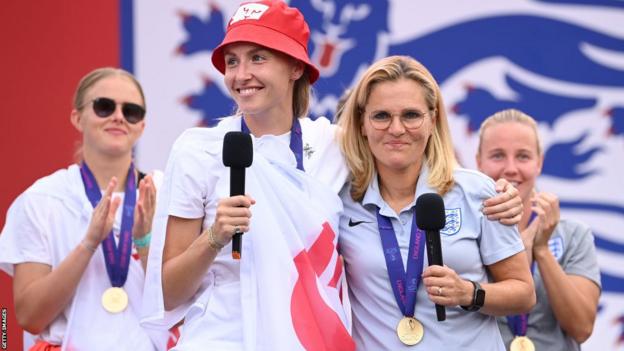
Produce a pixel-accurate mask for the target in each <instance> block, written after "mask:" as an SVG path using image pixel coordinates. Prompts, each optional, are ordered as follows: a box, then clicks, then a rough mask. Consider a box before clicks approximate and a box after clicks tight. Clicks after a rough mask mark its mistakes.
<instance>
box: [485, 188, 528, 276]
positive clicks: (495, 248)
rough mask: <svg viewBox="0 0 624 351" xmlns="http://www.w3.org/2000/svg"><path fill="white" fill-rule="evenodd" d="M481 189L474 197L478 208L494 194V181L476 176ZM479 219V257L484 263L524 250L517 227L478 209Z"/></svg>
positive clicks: (502, 258) (497, 260)
mask: <svg viewBox="0 0 624 351" xmlns="http://www.w3.org/2000/svg"><path fill="white" fill-rule="evenodd" d="M478 178H479V180H480V181H479V184H480V187H481V191H480V192H479V193H480V194H479V196H477V197H476V198H474V199H473V200H474V201H476V204H475V205H477V206H478V207H479V209H480V207H481V203H482V202H483V201H484V200H485V199H488V198H490V197H493V196H495V195H496V190H495V185H494V181H492V180H491V179H490V178H486V177H485V176H483V177H478ZM479 216H480V220H481V229H482V230H481V240H480V250H481V258H482V260H483V263H484V264H485V265H488V266H489V265H491V264H494V263H496V262H499V261H502V260H504V259H506V258H508V257H511V256H513V255H515V254H517V253H519V252H522V251H524V244H523V243H522V239H521V237H520V233H519V232H518V228H517V227H516V226H515V225H513V226H508V225H504V224H501V223H500V222H499V221H492V220H489V219H488V218H487V217H486V216H485V215H483V213H481V211H480V210H479Z"/></svg>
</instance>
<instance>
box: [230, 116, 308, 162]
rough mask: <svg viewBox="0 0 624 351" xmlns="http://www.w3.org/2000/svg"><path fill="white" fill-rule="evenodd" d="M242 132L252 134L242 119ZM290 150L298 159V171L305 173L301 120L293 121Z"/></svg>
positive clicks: (295, 119)
mask: <svg viewBox="0 0 624 351" xmlns="http://www.w3.org/2000/svg"><path fill="white" fill-rule="evenodd" d="M241 132H243V133H246V134H250V133H251V132H250V131H249V127H247V123H245V119H244V118H241ZM290 150H291V151H292V152H293V153H294V154H295V158H296V159H297V169H299V170H302V171H304V172H305V169H304V168H303V133H302V132H301V124H300V123H299V118H294V119H293V124H292V128H291V129H290Z"/></svg>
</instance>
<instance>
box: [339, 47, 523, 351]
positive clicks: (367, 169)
mask: <svg viewBox="0 0 624 351" xmlns="http://www.w3.org/2000/svg"><path fill="white" fill-rule="evenodd" d="M339 125H340V126H341V127H342V130H343V134H341V138H340V145H341V147H342V150H343V151H344V154H345V157H346V159H347V163H348V165H349V168H350V170H351V173H352V179H351V182H350V184H348V185H347V186H346V187H345V188H343V190H342V192H341V196H342V199H343V202H344V206H345V208H344V213H343V215H342V217H341V221H340V237H339V239H340V240H339V244H340V248H341V253H342V255H343V257H344V261H345V269H346V272H347V281H348V282H349V293H350V297H351V307H352V313H353V337H354V339H355V342H356V345H357V348H358V350H403V349H408V346H411V347H409V349H413V350H500V351H503V350H504V349H505V347H504V345H503V341H502V339H501V336H500V332H499V330H498V326H497V324H496V319H495V318H494V316H497V315H505V314H509V313H518V312H522V311H527V310H528V309H530V308H531V307H532V306H533V305H534V304H535V292H534V288H533V282H532V280H531V275H530V272H529V270H528V267H527V266H526V254H525V252H524V247H523V245H522V241H521V240H520V236H519V234H518V231H517V229H516V228H515V226H505V225H502V224H501V223H499V222H497V221H490V220H488V218H487V216H486V215H484V214H483V213H482V211H481V206H482V203H483V201H484V200H485V199H487V198H489V197H491V196H493V195H494V194H495V185H494V182H492V181H491V180H490V179H489V178H487V177H486V176H484V175H482V174H480V173H477V172H474V171H469V170H465V169H462V168H459V167H458V166H457V164H456V161H455V157H454V153H453V146H452V144H451V137H450V134H449V130H448V122H447V119H446V112H445V106H444V103H443V101H442V96H441V94H440V89H439V87H438V85H437V83H436V81H435V79H434V78H433V77H432V76H431V74H430V73H429V71H428V70H427V69H426V68H425V67H424V66H422V65H421V64H420V63H419V62H417V61H416V60H414V59H412V58H409V57H405V56H392V57H388V58H385V59H382V60H380V61H378V62H377V63H374V64H373V65H372V66H370V68H369V69H368V70H367V71H366V72H364V74H363V76H362V78H361V79H360V80H359V82H358V83H357V84H356V85H355V87H354V88H353V91H352V92H351V95H350V96H349V99H348V100H347V102H346V104H345V106H344V109H343V112H342V115H341V117H340V122H339ZM425 193H438V194H440V195H441V196H442V197H443V199H444V208H445V217H446V226H445V227H444V229H442V230H441V232H440V234H441V247H442V256H443V261H444V266H439V265H432V266H428V265H427V264H426V263H425V262H427V260H424V259H423V256H424V255H425V242H424V240H425V233H423V232H422V231H421V230H418V228H417V226H416V225H415V222H416V211H415V203H416V199H417V198H418V197H419V196H420V195H422V194H425ZM434 304H438V305H442V306H445V307H446V320H444V321H438V320H437V316H436V308H435V306H434Z"/></svg>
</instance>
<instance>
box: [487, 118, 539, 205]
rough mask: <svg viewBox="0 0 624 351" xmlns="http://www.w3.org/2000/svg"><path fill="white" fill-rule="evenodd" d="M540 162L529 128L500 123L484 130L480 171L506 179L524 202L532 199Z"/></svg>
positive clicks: (493, 176)
mask: <svg viewBox="0 0 624 351" xmlns="http://www.w3.org/2000/svg"><path fill="white" fill-rule="evenodd" d="M542 162H543V156H542V155H541V154H540V152H539V149H538V141H537V136H536V134H535V131H534V130H533V129H532V128H531V127H530V126H529V125H527V124H524V123H520V122H500V123H494V124H492V125H490V126H488V127H487V128H486V129H485V130H483V132H482V140H481V147H480V149H479V153H478V155H477V166H478V167H479V170H480V171H481V172H483V173H485V174H487V175H488V176H490V177H491V178H493V179H499V178H505V179H507V180H508V181H509V182H511V183H512V184H513V185H514V186H515V187H516V188H517V189H518V191H519V192H520V196H521V197H522V199H523V200H525V201H527V200H528V199H530V197H531V192H532V190H533V188H534V187H535V182H536V180H537V177H538V176H539V175H540V173H541V171H542Z"/></svg>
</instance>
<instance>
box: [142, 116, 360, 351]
mask: <svg viewBox="0 0 624 351" xmlns="http://www.w3.org/2000/svg"><path fill="white" fill-rule="evenodd" d="M300 123H301V129H302V135H303V166H304V168H305V174H306V175H307V176H312V178H314V179H316V180H317V181H320V185H322V186H323V187H324V188H325V190H327V192H328V193H329V194H333V196H334V197H335V199H336V202H337V203H338V204H340V202H339V199H338V197H337V196H336V194H337V193H338V191H339V190H340V188H341V187H342V185H343V184H344V182H345V180H346V177H347V174H348V171H347V168H346V166H345V163H344V159H343V158H342V155H341V153H340V150H339V149H338V146H337V144H336V143H335V139H334V138H335V126H334V125H331V124H330V123H329V121H328V120H327V119H325V118H319V119H317V120H315V121H312V120H310V119H308V118H304V119H300ZM240 130H241V117H238V116H237V117H228V118H225V119H224V120H222V121H221V122H220V124H219V125H217V126H216V127H214V128H211V129H206V128H193V129H189V130H187V131H185V132H184V133H183V134H182V135H181V136H180V137H179V138H178V140H177V141H176V142H175V144H174V146H173V148H172V152H171V156H170V158H169V161H168V164H167V170H166V171H165V188H166V189H167V190H165V192H164V193H163V194H164V195H163V196H167V199H166V200H163V201H165V202H166V203H167V207H166V208H163V210H164V211H166V213H164V214H163V215H161V214H157V216H156V217H157V220H156V223H158V224H155V225H157V226H158V227H159V228H161V229H162V228H163V227H164V225H165V223H166V217H167V216H169V215H172V216H177V217H181V218H202V217H203V227H204V228H207V227H208V226H210V225H211V224H212V223H213V221H214V218H215V212H216V206H217V203H218V201H219V199H221V198H226V197H229V169H228V168H226V167H224V166H223V164H222V161H221V148H222V140H214V139H215V138H214V135H216V134H218V135H221V136H222V135H224V134H225V133H226V132H228V131H240ZM289 135H290V133H287V134H286V135H282V136H277V137H276V136H272V135H267V136H262V137H260V138H256V137H253V136H252V139H253V144H254V150H255V151H254V152H258V150H262V149H263V148H264V145H265V144H266V146H267V147H270V148H273V149H272V150H273V151H272V152H274V153H276V154H280V153H281V154H282V155H263V156H265V158H266V159H267V160H269V162H272V161H271V158H274V159H275V160H278V161H276V162H281V161H279V159H290V161H292V162H295V157H294V154H293V153H292V152H291V151H290V149H289V147H288V143H289V140H290V139H289ZM217 139H218V138H217ZM276 141H277V142H279V143H281V144H282V145H280V146H277V147H276V146H275V145H274V143H275V142H276ZM256 157H260V156H256V154H255V155H254V163H255V162H256ZM294 165H296V162H295V163H294V164H292V165H290V166H289V167H292V166H294ZM278 167H281V166H278ZM250 178H251V177H250V176H249V175H248V176H247V179H248V180H247V182H249V179H250ZM293 181H294V182H298V180H296V179H295V180H293ZM274 186H275V187H280V184H278V183H275V184H274ZM327 187H329V188H330V189H331V190H329V189H328V188H327ZM325 190H323V191H322V192H323V193H324V192H325ZM323 193H319V194H318V195H319V197H320V198H322V197H323V196H326V195H324V194H323ZM252 196H254V195H253V194H252ZM329 201H331V200H329ZM262 206H266V204H257V205H254V207H252V213H253V214H254V217H257V216H258V215H257V211H258V210H259V207H262ZM328 206H329V208H331V207H332V206H333V205H331V204H329V203H328ZM336 214H337V212H336ZM254 217H252V221H253V220H254ZM336 220H337V217H336ZM336 224H337V223H336ZM252 226H254V224H253V222H252ZM256 228H257V226H256ZM248 234H249V233H248ZM159 235H160V236H164V232H163V233H161V234H159ZM250 235H257V234H249V235H247V236H246V238H248V239H244V240H243V255H245V254H246V253H247V254H249V253H250V251H249V248H247V247H246V245H247V244H248V242H249V241H250V238H251V236H250ZM154 239H155V240H162V238H158V239H156V238H154ZM153 245H157V244H156V243H154V242H153ZM153 247H154V246H153ZM231 251H232V249H231V244H228V245H227V246H226V247H225V248H223V250H221V252H220V253H219V254H218V256H217V257H216V258H215V261H214V262H213V263H212V264H211V266H210V268H209V270H208V271H207V273H206V275H205V276H204V278H203V280H202V283H201V287H200V289H199V291H198V292H197V293H196V295H195V296H194V298H193V299H192V301H191V304H190V305H185V306H182V307H179V308H177V309H175V310H173V311H171V312H165V311H164V310H163V308H162V296H160V294H159V292H158V290H159V289H160V286H161V283H160V277H159V276H158V275H159V274H160V268H159V262H156V261H159V260H161V259H162V258H161V257H156V256H154V257H152V255H151V252H150V260H149V263H148V278H147V280H148V286H146V294H148V295H149V297H148V299H147V300H146V303H148V302H147V301H148V300H149V301H154V303H153V304H152V306H145V309H144V316H145V318H144V320H143V321H144V322H145V323H146V325H151V326H157V327H163V326H165V327H169V326H171V325H173V324H174V323H176V322H177V321H179V320H180V319H181V318H184V320H185V324H184V327H183V329H182V335H181V338H180V340H179V342H178V346H177V347H176V350H187V349H188V350H192V349H194V348H196V347H208V346H210V347H213V348H215V349H219V350H238V349H241V343H242V338H243V336H242V332H241V331H242V330H243V329H244V326H243V323H244V321H243V311H242V306H243V305H244V304H245V301H244V300H245V298H244V297H243V296H242V294H243V292H242V291H241V281H240V274H241V261H236V260H233V259H232V258H231ZM241 299H243V301H242V302H241ZM159 305H160V306H159ZM245 313H251V312H247V311H245ZM207 325H210V326H211V327H210V330H206V329H205V326H207ZM199 335H202V336H201V337H196V336H199Z"/></svg>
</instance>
